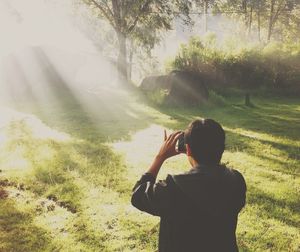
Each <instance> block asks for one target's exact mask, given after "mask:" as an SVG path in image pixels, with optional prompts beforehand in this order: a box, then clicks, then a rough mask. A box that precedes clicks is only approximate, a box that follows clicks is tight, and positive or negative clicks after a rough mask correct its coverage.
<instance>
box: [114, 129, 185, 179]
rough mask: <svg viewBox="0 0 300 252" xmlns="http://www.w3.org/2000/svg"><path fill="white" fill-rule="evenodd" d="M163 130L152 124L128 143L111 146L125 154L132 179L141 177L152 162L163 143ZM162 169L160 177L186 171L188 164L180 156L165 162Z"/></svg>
mask: <svg viewBox="0 0 300 252" xmlns="http://www.w3.org/2000/svg"><path fill="white" fill-rule="evenodd" d="M164 129H166V128H164V127H162V126H160V125H157V124H152V125H150V126H149V127H148V128H146V129H143V130H140V131H138V132H136V133H135V134H133V135H132V137H131V139H130V141H121V142H116V143H113V144H112V146H113V148H114V149H115V150H116V151H117V152H119V153H123V154H125V158H126V162H127V163H128V165H131V166H132V168H133V169H134V170H133V171H134V172H131V175H132V176H133V177H136V176H138V175H141V173H142V172H144V170H143V169H145V167H148V166H149V165H150V164H151V162H152V161H153V158H154V157H155V155H156V154H157V153H158V151H159V149H160V147H161V145H162V143H163V141H164ZM167 132H168V134H169V133H172V130H170V129H167ZM129 150H130V151H129ZM164 167H165V169H163V171H162V173H161V174H160V176H161V177H164V176H165V175H166V174H168V173H172V172H182V171H183V170H184V169H186V170H187V169H188V167H189V164H188V161H187V158H186V155H184V154H180V155H178V156H175V157H173V158H172V159H169V160H167V162H166V163H165V165H164Z"/></svg>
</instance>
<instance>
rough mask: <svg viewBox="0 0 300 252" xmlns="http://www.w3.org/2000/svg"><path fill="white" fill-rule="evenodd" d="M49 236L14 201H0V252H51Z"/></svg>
mask: <svg viewBox="0 0 300 252" xmlns="http://www.w3.org/2000/svg"><path fill="white" fill-rule="evenodd" d="M52 249H54V248H53V246H52V245H51V238H50V236H49V234H48V233H47V232H46V231H45V230H43V229H42V228H40V227H37V226H36V225H34V223H33V218H32V216H31V215H30V214H28V213H24V212H21V211H19V210H18V209H17V208H16V207H15V205H14V203H13V201H12V200H10V199H2V200H0V251H6V252H9V251H11V252H12V251H13V252H23V251H32V252H34V251H51V250H52Z"/></svg>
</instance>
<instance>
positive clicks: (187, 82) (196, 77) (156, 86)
mask: <svg viewBox="0 0 300 252" xmlns="http://www.w3.org/2000/svg"><path fill="white" fill-rule="evenodd" d="M140 89H141V90H142V91H143V92H146V93H148V92H155V91H157V90H165V91H166V94H167V95H166V97H165V103H166V104H171V105H174V104H178V105H197V104H201V103H204V102H205V101H206V100H207V99H208V90H207V88H206V85H205V83H204V78H203V77H202V76H201V75H200V74H198V73H193V72H187V71H172V72H171V73H170V74H168V75H159V76H149V77H146V78H144V80H143V81H142V83H141V85H140Z"/></svg>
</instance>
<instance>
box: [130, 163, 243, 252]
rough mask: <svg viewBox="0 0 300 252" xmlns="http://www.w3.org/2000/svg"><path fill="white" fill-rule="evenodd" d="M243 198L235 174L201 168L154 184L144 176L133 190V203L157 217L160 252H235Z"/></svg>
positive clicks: (219, 168) (239, 180) (147, 176)
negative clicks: (238, 219) (237, 226)
mask: <svg viewBox="0 0 300 252" xmlns="http://www.w3.org/2000/svg"><path fill="white" fill-rule="evenodd" d="M245 198H246V183H245V180H244V178H243V176H242V175H241V174H240V173H239V172H238V171H236V170H233V169H228V168H226V167H225V166H217V167H208V166H199V167H195V168H193V169H192V170H190V171H189V172H187V173H185V174H181V175H174V176H171V175H168V176H167V178H166V180H163V181H159V182H157V183H155V178H154V177H153V176H152V175H151V174H149V173H146V174H144V175H143V176H142V177H141V179H140V180H139V181H138V182H137V183H136V185H135V187H134V188H133V194H132V199H131V202H132V205H133V206H135V207H136V208H138V209H139V210H141V211H145V212H147V213H149V214H152V215H157V216H160V217H161V220H160V232H159V251H160V252H169V251H170V252H177V251H178V252H194V251H197V252H200V251H204V252H210V251H213V252H215V251H216V252H227V251H228V252H234V251H238V247H237V244H236V236H235V230H236V225H237V218H238V213H239V212H240V210H241V209H242V208H243V206H244V205H245Z"/></svg>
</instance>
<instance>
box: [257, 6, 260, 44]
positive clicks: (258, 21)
mask: <svg viewBox="0 0 300 252" xmlns="http://www.w3.org/2000/svg"><path fill="white" fill-rule="evenodd" d="M257 37H258V41H259V42H260V4H259V3H258V10H257Z"/></svg>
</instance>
